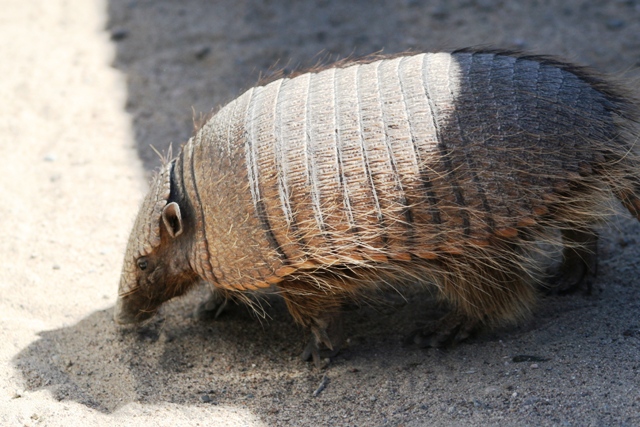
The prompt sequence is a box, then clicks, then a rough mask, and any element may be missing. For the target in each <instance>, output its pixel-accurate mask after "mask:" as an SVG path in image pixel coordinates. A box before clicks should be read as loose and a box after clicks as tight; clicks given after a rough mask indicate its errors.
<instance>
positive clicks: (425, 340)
mask: <svg viewBox="0 0 640 427" xmlns="http://www.w3.org/2000/svg"><path fill="white" fill-rule="evenodd" d="M481 325H482V322H481V321H480V320H477V319H470V318H468V317H466V316H464V315H462V314H459V313H455V312H451V313H449V314H447V315H445V316H443V317H442V318H440V319H438V320H435V321H432V322H430V323H428V324H427V325H425V326H423V327H421V328H418V329H416V330H414V331H413V332H411V333H410V334H409V336H408V337H407V338H406V339H405V345H416V346H418V347H419V348H440V347H447V346H451V345H454V344H458V343H459V342H462V341H465V340H466V339H468V338H469V337H471V335H473V334H474V333H475V332H476V331H477V330H478V329H479V328H480V326H481Z"/></svg>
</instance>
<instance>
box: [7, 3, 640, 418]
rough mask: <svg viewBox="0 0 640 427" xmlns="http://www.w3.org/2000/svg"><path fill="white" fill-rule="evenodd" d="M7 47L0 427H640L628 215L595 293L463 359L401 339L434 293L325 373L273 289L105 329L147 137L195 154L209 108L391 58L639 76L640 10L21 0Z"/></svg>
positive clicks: (379, 324)
mask: <svg viewBox="0 0 640 427" xmlns="http://www.w3.org/2000/svg"><path fill="white" fill-rule="evenodd" d="M0 37H1V38H2V40H3V43H0V54H1V56H2V58H3V61H1V62H0V75H2V79H0V97H1V99H2V100H3V102H2V103H1V104H0V158H2V160H3V173H2V174H0V201H1V203H0V218H1V221H2V230H3V236H2V239H0V259H2V260H3V261H2V268H1V269H0V342H2V345H1V346H0V372H2V374H1V375H0V425H3V426H22V425H26V426H36V425H46V426H74V425H77V426H80V425H82V426H90V425H101V426H102V425H110V426H115V425H127V426H128V425H154V426H155V425H160V426H164V425H166V426H169V425H171V426H175V425H185V426H186V425H202V426H204V425H216V426H218V425H249V426H261V425H269V426H271V425H283V426H284V425H340V426H343V425H352V426H355V425H357V426H369V425H391V426H399V425H403V426H421V425H435V426H438V425H458V426H476V425H478V426H487V425H500V426H504V425H518V426H524V425H530V426H538V425H558V426H586V425H593V426H599V425H602V426H604V425H619V426H637V425H640V279H639V277H640V262H639V260H640V224H639V223H637V222H636V221H634V220H631V219H630V218H629V216H628V215H627V214H623V215H622V216H621V217H620V218H619V219H618V220H617V221H616V223H615V224H613V227H611V228H608V229H606V230H604V231H603V233H602V235H601V240H600V245H599V252H600V263H599V274H598V277H597V279H596V280H595V281H594V290H593V292H592V294H591V295H587V294H585V293H584V292H578V293H577V294H575V295H571V296H564V297H547V298H544V299H543V300H542V301H541V303H540V307H539V310H538V311H537V312H536V314H535V316H534V318H532V319H531V320H530V321H529V322H527V323H526V324H524V325H521V326H519V327H517V328H511V329H504V330H498V331H493V332H485V333H484V334H481V335H480V336H478V337H476V338H474V339H473V340H471V341H470V342H467V343H464V344H461V345H459V346H457V347H455V348H453V349H450V350H445V351H443V350H420V349H415V348H411V347H409V348H403V347H402V345H401V344H402V339H403V337H404V336H406V334H407V332H408V331H410V330H411V329H413V328H415V327H416V326H417V325H418V324H420V323H422V322H425V321H427V320H428V319H429V318H431V317H433V315H434V313H433V310H434V308H433V307H434V306H433V304H432V303H425V300H426V299H428V298H427V297H426V296H425V295H421V294H415V295H408V298H407V300H408V301H406V302H405V301H404V300H402V299H401V298H397V301H389V303H388V304H387V305H378V306H364V307H361V308H354V309H351V310H349V311H347V313H346V315H345V321H346V335H347V337H348V338H349V343H348V345H347V347H346V348H345V349H344V350H343V351H342V352H341V353H340V354H339V355H338V356H337V357H335V358H334V359H333V360H332V361H331V363H330V364H329V365H328V366H327V367H325V368H323V369H322V370H317V369H316V368H315V367H313V365H311V364H308V363H306V362H302V361H301V360H299V358H298V355H299V354H300V353H301V351H302V349H303V347H304V343H305V341H306V333H305V332H304V331H302V330H301V329H300V328H298V327H297V326H295V325H294V324H293V322H292V321H291V319H290V317H289V316H288V314H286V310H285V308H284V305H283V304H282V302H281V301H278V300H275V299H274V300H269V301H270V302H271V306H268V307H266V312H267V314H268V316H269V317H270V318H269V319H266V320H262V319H257V318H256V317H255V316H254V315H252V314H250V313H249V312H248V311H247V310H245V309H243V308H240V307H238V308H237V309H235V310H230V311H229V312H227V313H225V314H224V315H223V316H221V318H219V319H217V320H198V319H195V318H193V316H191V313H192V312H193V310H194V308H195V307H196V306H197V303H198V301H199V299H201V298H202V292H201V291H197V292H194V293H193V294H191V295H189V296H187V297H185V298H182V299H180V300H177V301H173V302H170V303H169V304H167V305H166V306H165V307H164V308H163V309H162V311H161V313H160V315H159V316H157V317H156V318H155V319H154V321H152V322H151V323H150V324H149V325H146V326H144V327H142V328H132V329H124V330H122V329H119V328H117V327H116V325H115V324H114V323H113V321H112V314H113V305H114V302H115V299H116V292H117V284H118V278H119V273H120V267H121V263H122V256H123V253H124V247H125V245H126V240H127V237H128V233H129V231H130V227H131V226H132V224H133V219H134V216H135V214H136V211H137V207H138V205H139V203H140V200H141V198H142V196H143V193H144V191H145V188H146V176H148V172H149V171H150V170H152V169H153V168H154V167H155V166H157V165H158V164H159V163H160V162H159V159H158V157H157V156H156V154H154V152H153V150H152V149H151V148H150V145H153V146H154V147H155V148H156V149H158V150H160V151H163V150H166V148H167V147H168V145H169V144H170V143H172V142H173V144H174V147H177V146H178V145H179V144H180V143H181V142H184V141H186V140H187V139H188V138H189V136H190V134H191V131H192V116H193V114H192V108H193V110H195V111H196V112H203V113H206V112H208V111H209V110H210V109H212V108H215V107H216V106H218V105H220V104H223V103H225V102H227V101H229V100H231V99H233V98H234V97H235V96H237V95H239V94H240V93H241V91H242V90H243V89H246V88H248V87H250V86H252V85H254V84H255V83H256V82H257V81H258V79H259V77H260V76H261V75H262V76H264V75H268V74H270V73H272V72H273V71H274V70H276V69H284V71H285V72H289V71H290V70H292V69H293V68H296V67H298V66H302V67H306V66H312V65H314V64H315V63H316V62H318V60H323V61H326V60H328V59H338V58H343V57H345V56H348V55H362V54H368V53H372V52H375V51H379V50H381V49H384V52H385V53H395V52H400V51H406V50H409V49H411V50H416V51H423V50H424V51H435V50H442V49H451V48H456V47H462V46H468V45H491V46H497V47H503V48H518V49H526V50H533V51H535V52H539V53H547V54H553V55H558V56H561V57H564V58H568V59H570V60H572V61H575V62H578V63H581V64H585V65H590V66H593V67H595V68H596V69H599V70H601V71H604V72H608V73H613V74H617V75H620V74H621V73H623V72H624V74H625V79H626V80H627V81H628V82H631V83H630V86H631V87H633V86H636V85H635V84H633V83H632V82H633V81H634V79H637V78H638V76H639V75H640V72H639V70H640V2H639V1H637V0H623V1H609V2H592V1H588V0H583V1H576V0H571V1H561V0H557V1H554V0H549V1H533V0H530V1H521V2H508V1H497V0H496V1H492V0H475V1H472V0H454V1H445V0H442V1H431V2H427V1H425V2H422V1H415V0H406V1H391V0H389V1H355V2H345V1H338V0H336V1H332V0H318V1H315V2H301V1H293V0H289V1H288V0H275V1H268V2H267V1H248V0H235V1H226V0H225V1H216V2H212V1H205V0H187V1H182V2H176V1H169V0H145V1H142V0H140V1H136V0H110V1H107V0H101V1H86V0H46V1H44V0H40V1H31V2H26V1H23V0H5V1H4V2H3V8H2V11H1V12H0ZM635 81H636V82H637V81H638V80H635ZM140 159H142V162H141V161H140ZM143 165H144V167H143ZM523 356H532V357H523ZM321 384H322V386H323V387H320V385H321ZM314 392H315V393H314Z"/></svg>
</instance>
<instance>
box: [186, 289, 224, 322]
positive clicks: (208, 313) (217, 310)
mask: <svg viewBox="0 0 640 427" xmlns="http://www.w3.org/2000/svg"><path fill="white" fill-rule="evenodd" d="M228 305H229V300H228V299H227V298H225V296H224V295H222V294H221V293H220V292H216V291H211V292H210V293H209V297H208V298H207V299H206V300H205V301H204V302H203V303H201V304H200V305H198V308H196V311H195V313H194V317H195V318H196V319H202V320H204V319H217V318H218V317H219V316H220V315H221V314H222V313H223V312H224V311H225V309H226V308H227V307H228Z"/></svg>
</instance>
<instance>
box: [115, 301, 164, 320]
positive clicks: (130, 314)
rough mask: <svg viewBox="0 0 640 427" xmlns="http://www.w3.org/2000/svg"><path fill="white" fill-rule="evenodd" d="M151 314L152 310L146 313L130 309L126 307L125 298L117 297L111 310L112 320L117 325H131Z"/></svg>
mask: <svg viewBox="0 0 640 427" xmlns="http://www.w3.org/2000/svg"><path fill="white" fill-rule="evenodd" d="M153 314H154V313H153V312H148V313H147V312H139V311H134V310H131V309H130V308H129V307H127V303H126V301H125V299H124V298H122V297H119V298H118V300H117V301H116V306H115V309H114V310H113V320H115V321H116V323H117V324H119V325H131V324H132V323H139V322H142V321H143V320H146V319H148V318H150V317H151V316H153Z"/></svg>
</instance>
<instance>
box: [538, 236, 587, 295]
mask: <svg viewBox="0 0 640 427" xmlns="http://www.w3.org/2000/svg"><path fill="white" fill-rule="evenodd" d="M562 237H563V241H564V243H565V244H566V246H565V248H564V250H563V252H562V256H563V261H562V266H561V267H560V270H559V272H558V274H557V275H556V276H555V277H553V278H552V279H551V280H550V281H549V282H550V285H551V286H550V287H549V289H548V291H547V293H550V294H557V295H565V294H568V293H572V292H575V291H576V290H578V289H579V288H580V285H582V284H583V283H586V285H587V293H588V294H590V293H591V284H592V283H591V280H589V279H592V278H593V277H595V275H596V273H597V270H598V234H597V233H596V232H595V231H593V230H564V231H563V232H562Z"/></svg>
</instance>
